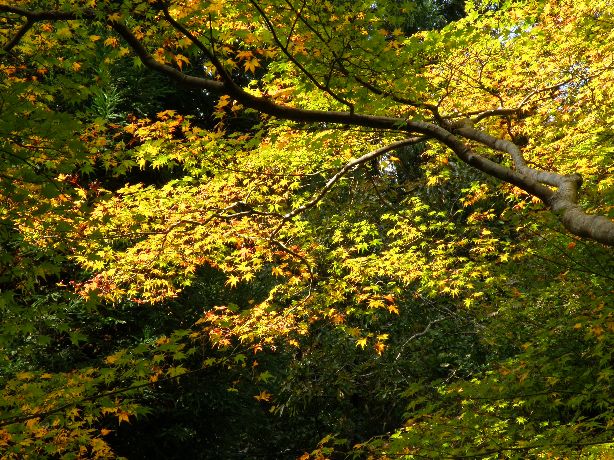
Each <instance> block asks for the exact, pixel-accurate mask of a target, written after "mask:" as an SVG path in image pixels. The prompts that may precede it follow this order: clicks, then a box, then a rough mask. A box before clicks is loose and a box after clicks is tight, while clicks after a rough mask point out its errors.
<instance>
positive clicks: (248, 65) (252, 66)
mask: <svg viewBox="0 0 614 460" xmlns="http://www.w3.org/2000/svg"><path fill="white" fill-rule="evenodd" d="M243 66H244V67H245V70H246V71H247V70H251V71H252V72H255V71H256V67H260V63H259V62H258V59H256V58H251V59H250V60H249V61H245V64H243Z"/></svg>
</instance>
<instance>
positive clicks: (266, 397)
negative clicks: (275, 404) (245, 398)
mask: <svg viewBox="0 0 614 460" xmlns="http://www.w3.org/2000/svg"><path fill="white" fill-rule="evenodd" d="M271 396H272V395H271V393H269V392H268V391H266V390H262V391H261V392H260V393H259V394H257V395H256V396H254V399H255V400H257V401H266V402H269V401H270V400H271Z"/></svg>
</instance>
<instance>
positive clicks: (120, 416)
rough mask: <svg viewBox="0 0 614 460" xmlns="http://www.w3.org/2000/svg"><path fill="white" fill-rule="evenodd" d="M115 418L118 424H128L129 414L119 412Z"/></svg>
mask: <svg viewBox="0 0 614 460" xmlns="http://www.w3.org/2000/svg"><path fill="white" fill-rule="evenodd" d="M117 418H118V419H119V423H121V422H128V423H130V414H129V413H128V412H124V411H120V412H118V413H117Z"/></svg>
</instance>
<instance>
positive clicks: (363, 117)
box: [0, 5, 614, 246]
mask: <svg viewBox="0 0 614 460" xmlns="http://www.w3.org/2000/svg"><path fill="white" fill-rule="evenodd" d="M0 11H5V12H9V13H14V14H17V15H21V16H24V17H26V18H27V19H28V20H30V21H42V20H51V21H55V20H75V19H89V20H92V19H95V16H94V14H93V12H91V11H90V12H88V11H81V12H78V13H76V12H61V11H45V12H29V11H25V10H22V9H20V8H16V7H10V6H8V5H0ZM165 14H166V19H167V20H169V22H170V23H171V25H172V26H173V27H174V28H175V29H176V30H179V31H180V32H182V33H183V34H184V35H186V36H187V37H190V39H191V40H195V43H196V44H197V46H198V43H200V42H199V41H198V40H197V39H196V37H194V35H193V34H191V33H190V32H189V31H188V30H187V29H186V28H185V27H184V26H182V25H181V24H179V23H178V22H177V21H175V20H174V19H173V18H172V17H170V15H169V14H168V12H166V13H165ZM108 24H109V25H110V26H111V27H112V28H113V29H114V30H115V31H116V32H117V33H118V34H119V35H120V36H121V37H122V38H123V39H124V40H125V41H126V42H127V43H128V45H129V46H130V47H131V48H132V49H133V51H134V52H135V53H136V54H137V56H138V57H139V59H140V60H141V61H142V62H143V64H144V65H145V66H146V67H148V68H150V69H152V70H154V71H156V72H159V73H161V74H164V75H166V76H168V77H169V78H171V79H172V80H174V81H175V82H177V83H180V84H183V85H186V86H189V87H192V88H197V89H205V90H208V91H215V92H218V93H223V94H227V95H229V96H231V97H233V98H234V99H236V100H237V101H238V102H239V103H241V104H242V105H243V106H244V107H247V108H251V109H254V110H256V111H259V112H261V113H263V114H267V115H270V116H274V117H277V118H280V119H285V120H291V121H298V122H305V123H331V124H345V125H352V126H362V127H368V128H372V129H377V130H395V131H398V130H402V131H405V132H407V133H408V134H423V135H425V136H427V137H430V138H433V139H436V140H438V141H439V142H441V143H443V144H444V145H446V146H447V147H449V148H450V149H452V151H454V153H455V154H456V155H457V156H458V157H459V158H460V159H461V160H462V161H464V162H465V163H467V164H468V165H470V166H472V167H474V168H476V169H479V170H480V171H482V172H484V173H486V174H488V175H490V176H492V177H495V178H497V179H499V180H502V181H504V182H507V183H510V184H513V185H515V186H517V187H519V188H521V189H522V190H524V191H526V192H527V193H529V194H531V195H533V196H536V197H538V198H540V199H541V200H542V201H543V202H544V203H545V204H546V205H547V206H549V207H550V208H552V209H553V210H554V211H555V212H557V213H558V214H559V219H560V220H561V222H562V223H563V225H564V226H565V228H566V229H567V230H569V231H570V232H571V233H573V234H575V235H577V236H582V237H588V238H591V239H593V240H595V241H598V242H601V243H603V244H607V245H610V246H614V222H612V221H610V220H609V219H607V218H606V217H603V216H591V215H587V214H586V213H584V212H583V211H582V209H581V208H580V207H579V206H578V205H577V197H576V195H577V192H578V190H579V187H580V184H581V178H580V176H579V175H573V176H560V175H558V174H556V173H549V172H545V171H537V170H534V169H532V168H528V167H527V166H526V163H525V162H524V158H523V157H522V154H521V152H520V150H519V149H518V148H517V147H516V146H515V145H514V144H513V143H511V142H509V141H506V140H503V139H497V138H494V137H492V136H490V135H488V134H486V133H483V132H481V131H478V130H476V129H475V128H474V127H473V125H472V124H465V123H460V124H450V123H447V122H446V121H445V120H443V119H441V117H436V120H437V121H438V122H439V124H435V123H430V122H424V121H415V120H406V119H403V118H399V117H390V116H378V115H367V114H358V113H354V112H352V111H350V112H340V111H327V110H309V109H301V108H296V107H290V106H286V105H281V104H278V103H276V102H274V101H273V100H271V99H269V98H266V97H257V96H254V95H252V94H249V93H248V92H246V91H245V90H244V89H243V88H241V87H240V86H238V85H237V84H236V83H235V82H234V81H233V80H232V79H231V78H230V76H229V75H228V74H227V72H226V71H225V70H224V68H223V66H222V64H221V63H220V61H219V60H217V58H216V57H215V55H213V54H212V53H211V52H208V54H207V55H208V57H209V58H210V59H212V63H213V64H214V66H216V68H217V70H218V72H220V75H221V77H222V79H223V81H217V80H211V79H207V78H201V77H194V76H190V75H186V74H184V73H183V72H180V71H179V70H177V69H175V68H173V67H171V66H169V65H167V64H164V63H160V62H158V61H156V60H155V59H154V58H153V57H152V56H151V55H150V54H149V53H148V52H147V50H146V49H145V47H144V46H143V45H142V43H141V42H140V41H139V40H138V39H137V38H136V37H135V35H134V34H133V33H132V32H131V31H130V29H129V28H128V27H127V26H126V25H125V24H124V23H121V22H118V21H112V20H111V21H109V22H108ZM25 32H27V30H26V31H24V34H25ZM22 36H23V35H22ZM18 41H19V40H14V39H13V40H11V41H10V43H12V42H15V44H16V43H17V42H18ZM200 45H201V46H202V48H201V50H203V51H204V52H205V53H207V51H208V49H207V48H206V47H205V46H204V45H203V44H202V43H200ZM12 46H15V45H12ZM199 48H200V46H199ZM560 85H561V84H559V85H557V87H558V86H560ZM540 91H545V89H542V90H540ZM530 96H531V95H529V96H527V98H525V100H528V98H529V97H530ZM524 102H526V101H523V103H524ZM478 117H479V116H478ZM454 133H456V134H458V135H460V136H463V137H465V138H466V139H470V140H476V141H478V142H480V143H482V144H483V145H486V146H489V147H490V148H493V149H495V150H499V151H503V152H507V153H508V154H510V155H511V156H512V159H513V161H514V165H515V168H516V170H512V169H511V168H508V167H506V166H503V165H501V164H498V163H496V162H494V161H491V160H489V159H487V158H485V157H483V156H481V155H478V154H477V153H476V152H474V151H472V150H471V149H470V148H469V147H468V146H467V145H466V144H465V143H464V142H463V141H461V140H460V139H459V138H458V137H457V136H456V135H455V134H454ZM544 184H547V185H550V186H555V187H557V190H556V191H553V190H552V189H551V188H549V187H548V186H547V185H544Z"/></svg>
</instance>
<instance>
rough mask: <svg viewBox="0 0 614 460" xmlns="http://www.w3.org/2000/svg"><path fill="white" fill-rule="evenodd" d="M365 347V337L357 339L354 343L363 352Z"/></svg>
mask: <svg viewBox="0 0 614 460" xmlns="http://www.w3.org/2000/svg"><path fill="white" fill-rule="evenodd" d="M366 345H367V338H366V337H364V338H362V339H358V340H357V341H356V346H357V347H360V348H362V349H363V350H364V348H365V346H366Z"/></svg>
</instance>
